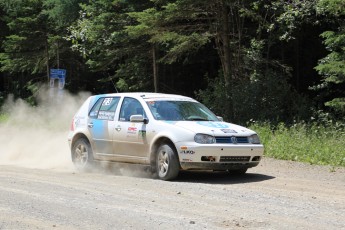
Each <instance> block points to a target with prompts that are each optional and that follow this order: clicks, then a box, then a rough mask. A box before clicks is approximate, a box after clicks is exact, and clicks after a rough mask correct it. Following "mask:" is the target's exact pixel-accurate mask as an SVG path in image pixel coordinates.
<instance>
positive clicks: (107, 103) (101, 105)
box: [89, 97, 120, 121]
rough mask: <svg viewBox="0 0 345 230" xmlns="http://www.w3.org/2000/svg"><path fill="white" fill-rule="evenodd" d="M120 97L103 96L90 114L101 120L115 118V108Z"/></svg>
mask: <svg viewBox="0 0 345 230" xmlns="http://www.w3.org/2000/svg"><path fill="white" fill-rule="evenodd" d="M119 101H120V98H119V97H102V98H100V99H98V101H97V102H96V104H95V105H94V106H93V108H92V109H91V111H90V114H89V116H90V117H91V118H94V119H99V120H110V121H112V120H114V117H115V110H116V107H117V105H118V104H119Z"/></svg>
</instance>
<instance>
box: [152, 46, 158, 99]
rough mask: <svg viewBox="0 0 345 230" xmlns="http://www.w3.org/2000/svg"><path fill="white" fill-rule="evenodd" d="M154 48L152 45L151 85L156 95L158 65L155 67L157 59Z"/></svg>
mask: <svg viewBox="0 0 345 230" xmlns="http://www.w3.org/2000/svg"><path fill="white" fill-rule="evenodd" d="M156 55H157V54H156V46H155V45H152V63H153V85H154V88H155V92H156V93H158V91H159V86H158V85H159V82H158V65H157V57H156Z"/></svg>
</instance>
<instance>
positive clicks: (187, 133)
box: [68, 93, 264, 180]
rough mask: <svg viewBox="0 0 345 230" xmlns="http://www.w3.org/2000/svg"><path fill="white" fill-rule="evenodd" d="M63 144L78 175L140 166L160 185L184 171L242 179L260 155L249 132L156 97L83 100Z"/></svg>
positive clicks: (185, 100)
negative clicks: (118, 165)
mask: <svg viewBox="0 0 345 230" xmlns="http://www.w3.org/2000/svg"><path fill="white" fill-rule="evenodd" d="M68 142H69V145H70V148H71V154H72V161H73V163H74V164H75V166H76V168H77V169H79V170H85V169H88V168H90V167H91V166H92V164H93V163H94V161H110V162H124V163H133V164H144V165H148V166H150V167H151V169H152V170H153V172H154V173H155V175H157V177H158V178H159V179H162V180H172V179H174V178H175V177H177V175H178V173H179V171H180V170H189V169H202V170H217V171H218V170H224V171H229V172H232V173H236V174H244V173H245V172H246V171H247V169H248V168H250V167H254V166H257V165H258V164H259V162H260V160H261V158H262V155H263V151H264V148H263V145H262V144H260V139H259V137H258V135H257V134H256V133H255V132H254V131H252V130H249V129H247V128H244V127H241V126H238V125H235V124H231V123H226V122H223V121H222V119H221V118H220V117H217V116H216V115H214V114H213V113H212V112H211V111H210V110H209V109H208V108H206V107H205V106H204V105H202V104H201V103H199V102H198V101H196V100H194V99H192V98H189V97H184V96H179V95H170V94H158V93H115V94H103V95H95V96H91V97H89V98H88V99H87V100H86V101H85V102H84V104H83V105H82V106H81V108H80V109H79V111H78V112H77V113H76V115H75V116H74V118H73V121H72V125H71V130H70V132H69V135H68Z"/></svg>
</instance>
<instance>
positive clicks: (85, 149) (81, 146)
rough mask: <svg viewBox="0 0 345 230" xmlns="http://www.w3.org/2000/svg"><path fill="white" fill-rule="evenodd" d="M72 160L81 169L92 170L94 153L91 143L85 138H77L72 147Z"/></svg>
mask: <svg viewBox="0 0 345 230" xmlns="http://www.w3.org/2000/svg"><path fill="white" fill-rule="evenodd" d="M72 162H73V163H74V166H75V167H76V168H77V169H78V170H80V171H87V170H90V169H91V167H92V165H93V162H94V161H93V155H92V149H91V145H90V143H89V142H88V141H87V140H86V139H85V138H80V139H79V140H77V141H76V142H75V143H74V144H73V147H72Z"/></svg>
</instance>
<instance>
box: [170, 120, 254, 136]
mask: <svg viewBox="0 0 345 230" xmlns="http://www.w3.org/2000/svg"><path fill="white" fill-rule="evenodd" d="M165 122H166V123H169V124H172V125H175V126H178V127H180V128H183V129H186V130H189V131H192V132H194V133H204V134H209V135H214V136H247V135H252V134H255V132H254V131H252V130H250V129H247V128H245V127H242V126H239V125H235V124H231V123H227V122H220V121H165Z"/></svg>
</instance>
